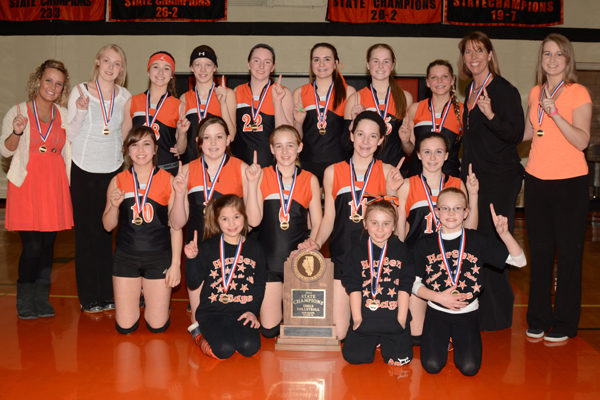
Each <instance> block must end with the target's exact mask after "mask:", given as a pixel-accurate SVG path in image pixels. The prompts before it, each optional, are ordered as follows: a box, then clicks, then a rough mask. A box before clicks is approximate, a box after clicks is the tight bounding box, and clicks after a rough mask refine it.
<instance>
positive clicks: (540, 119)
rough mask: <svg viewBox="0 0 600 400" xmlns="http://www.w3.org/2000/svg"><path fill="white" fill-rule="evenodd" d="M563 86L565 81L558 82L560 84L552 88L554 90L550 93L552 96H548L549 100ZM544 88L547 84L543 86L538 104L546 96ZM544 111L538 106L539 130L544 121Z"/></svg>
mask: <svg viewBox="0 0 600 400" xmlns="http://www.w3.org/2000/svg"><path fill="white" fill-rule="evenodd" d="M564 84H565V81H560V83H559V84H558V86H557V87H555V88H554V90H553V91H552V94H551V95H550V98H553V97H554V95H555V94H556V92H558V91H559V90H560V88H561V87H563V86H564ZM546 86H548V83H547V82H546V84H545V85H544V88H543V89H542V95H541V96H540V103H541V102H542V100H544V95H545V94H546ZM544 114H545V113H544V109H543V108H542V105H541V104H540V105H538V122H539V125H540V128H541V127H542V121H543V120H544Z"/></svg>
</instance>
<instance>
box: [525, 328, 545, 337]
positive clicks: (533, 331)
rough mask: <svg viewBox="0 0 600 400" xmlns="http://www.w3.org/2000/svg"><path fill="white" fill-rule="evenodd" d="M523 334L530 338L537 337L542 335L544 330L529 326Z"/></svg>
mask: <svg viewBox="0 0 600 400" xmlns="http://www.w3.org/2000/svg"><path fill="white" fill-rule="evenodd" d="M525 334H526V335H527V336H528V337H530V338H535V339H539V338H541V337H543V336H544V330H543V329H538V328H529V329H527V331H526V332H525Z"/></svg>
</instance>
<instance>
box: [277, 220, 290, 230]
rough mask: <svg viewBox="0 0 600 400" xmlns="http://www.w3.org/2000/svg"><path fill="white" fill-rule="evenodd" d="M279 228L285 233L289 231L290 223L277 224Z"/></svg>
mask: <svg viewBox="0 0 600 400" xmlns="http://www.w3.org/2000/svg"><path fill="white" fill-rule="evenodd" d="M279 227H280V228H281V229H282V230H284V231H287V230H288V229H289V227H290V223H289V222H287V221H283V222H280V223H279Z"/></svg>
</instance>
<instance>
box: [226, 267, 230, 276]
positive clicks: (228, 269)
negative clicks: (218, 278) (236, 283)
mask: <svg viewBox="0 0 600 400" xmlns="http://www.w3.org/2000/svg"><path fill="white" fill-rule="evenodd" d="M230 272H231V268H229V267H227V268H225V274H227V275H229V273H230Z"/></svg>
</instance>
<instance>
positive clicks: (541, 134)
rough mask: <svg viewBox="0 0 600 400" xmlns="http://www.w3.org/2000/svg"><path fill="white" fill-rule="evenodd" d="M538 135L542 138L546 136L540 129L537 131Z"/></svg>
mask: <svg viewBox="0 0 600 400" xmlns="http://www.w3.org/2000/svg"><path fill="white" fill-rule="evenodd" d="M536 134H537V135H538V137H542V136H544V131H543V130H542V129H541V128H540V129H538V130H537V132H536Z"/></svg>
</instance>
